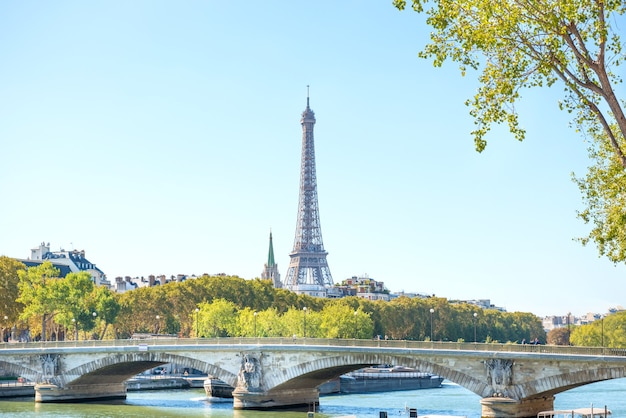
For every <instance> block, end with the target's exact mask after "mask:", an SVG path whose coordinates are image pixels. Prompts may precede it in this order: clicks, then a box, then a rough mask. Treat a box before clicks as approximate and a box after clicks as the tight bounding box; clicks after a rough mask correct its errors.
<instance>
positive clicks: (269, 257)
mask: <svg viewBox="0 0 626 418" xmlns="http://www.w3.org/2000/svg"><path fill="white" fill-rule="evenodd" d="M274 264H275V263H274V244H273V243H272V231H270V251H269V253H268V254H267V265H268V267H273V266H274Z"/></svg>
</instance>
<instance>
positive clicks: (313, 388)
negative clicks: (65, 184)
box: [0, 338, 626, 418]
mask: <svg viewBox="0 0 626 418" xmlns="http://www.w3.org/2000/svg"><path fill="white" fill-rule="evenodd" d="M166 363H176V364H178V365H180V366H181V367H190V368H194V369H198V370H202V371H205V372H206V373H207V374H209V375H212V376H215V377H217V378H219V379H221V380H223V381H224V382H226V383H228V384H229V385H231V386H233V387H234V388H235V390H234V392H233V397H234V408H235V409H277V408H296V407H309V406H310V405H315V404H318V403H319V392H318V390H317V386H319V385H320V384H322V383H324V382H326V381H328V380H330V379H333V378H335V377H338V376H339V375H341V374H344V373H346V372H349V371H351V370H355V369H358V368H362V367H365V366H370V365H375V364H396V365H403V366H408V367H415V368H417V369H419V370H421V371H424V372H429V373H433V374H437V375H440V376H442V377H444V378H446V379H448V380H450V381H452V382H455V383H457V384H459V385H461V386H463V387H465V388H467V389H468V390H470V391H472V392H474V393H476V394H477V395H479V396H480V397H481V398H482V399H481V401H480V403H481V405H482V416H483V417H498V418H509V417H511V418H513V417H535V416H536V415H537V413H538V412H539V411H542V410H549V409H553V404H554V398H555V395H556V394H558V393H559V392H563V391H566V390H568V389H571V388H575V387H577V386H582V385H585V384H588V383H593V382H598V381H602V380H608V379H616V378H621V377H625V376H626V350H615V349H607V348H583V347H558V346H545V345H537V346H535V345H516V344H480V343H446V342H413V341H382V340H381V341H370V340H329V339H311V338H307V339H298V340H292V339H291V338H289V339H287V338H282V339H281V338H219V339H152V340H115V341H84V342H83V341H81V342H74V341H70V342H44V343H19V344H1V345H0V369H3V370H4V372H5V373H8V374H10V375H14V376H22V377H25V378H28V379H30V380H32V381H34V382H37V385H36V386H35V394H36V395H35V400H36V401H38V402H63V401H65V402H72V401H82V400H93V399H104V398H125V397H126V387H125V384H124V382H125V381H126V380H127V379H129V378H131V377H133V376H135V375H136V374H138V373H140V372H142V371H145V370H148V369H151V368H153V367H156V366H159V365H162V364H166Z"/></svg>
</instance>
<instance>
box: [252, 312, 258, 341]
mask: <svg viewBox="0 0 626 418" xmlns="http://www.w3.org/2000/svg"><path fill="white" fill-rule="evenodd" d="M253 315H254V338H256V316H257V313H256V312H254V314H253Z"/></svg>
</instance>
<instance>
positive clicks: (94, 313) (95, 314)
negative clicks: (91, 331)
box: [91, 311, 98, 327]
mask: <svg viewBox="0 0 626 418" xmlns="http://www.w3.org/2000/svg"><path fill="white" fill-rule="evenodd" d="M91 315H93V322H94V327H95V325H96V317H97V316H98V314H97V313H96V311H93V313H92V314H91Z"/></svg>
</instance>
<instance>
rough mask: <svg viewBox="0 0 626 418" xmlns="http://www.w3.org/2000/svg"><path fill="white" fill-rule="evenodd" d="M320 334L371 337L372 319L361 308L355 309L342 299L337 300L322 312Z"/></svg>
mask: <svg viewBox="0 0 626 418" xmlns="http://www.w3.org/2000/svg"><path fill="white" fill-rule="evenodd" d="M320 317H321V322H320V327H319V330H320V336H321V337H323V338H371V335H372V328H373V326H372V320H371V319H370V317H369V315H368V314H367V313H365V312H363V311H361V310H353V309H352V307H351V306H350V305H348V304H346V303H345V302H344V301H342V300H335V301H333V303H329V304H328V305H326V306H325V307H324V309H323V310H322V312H321V313H320Z"/></svg>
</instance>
